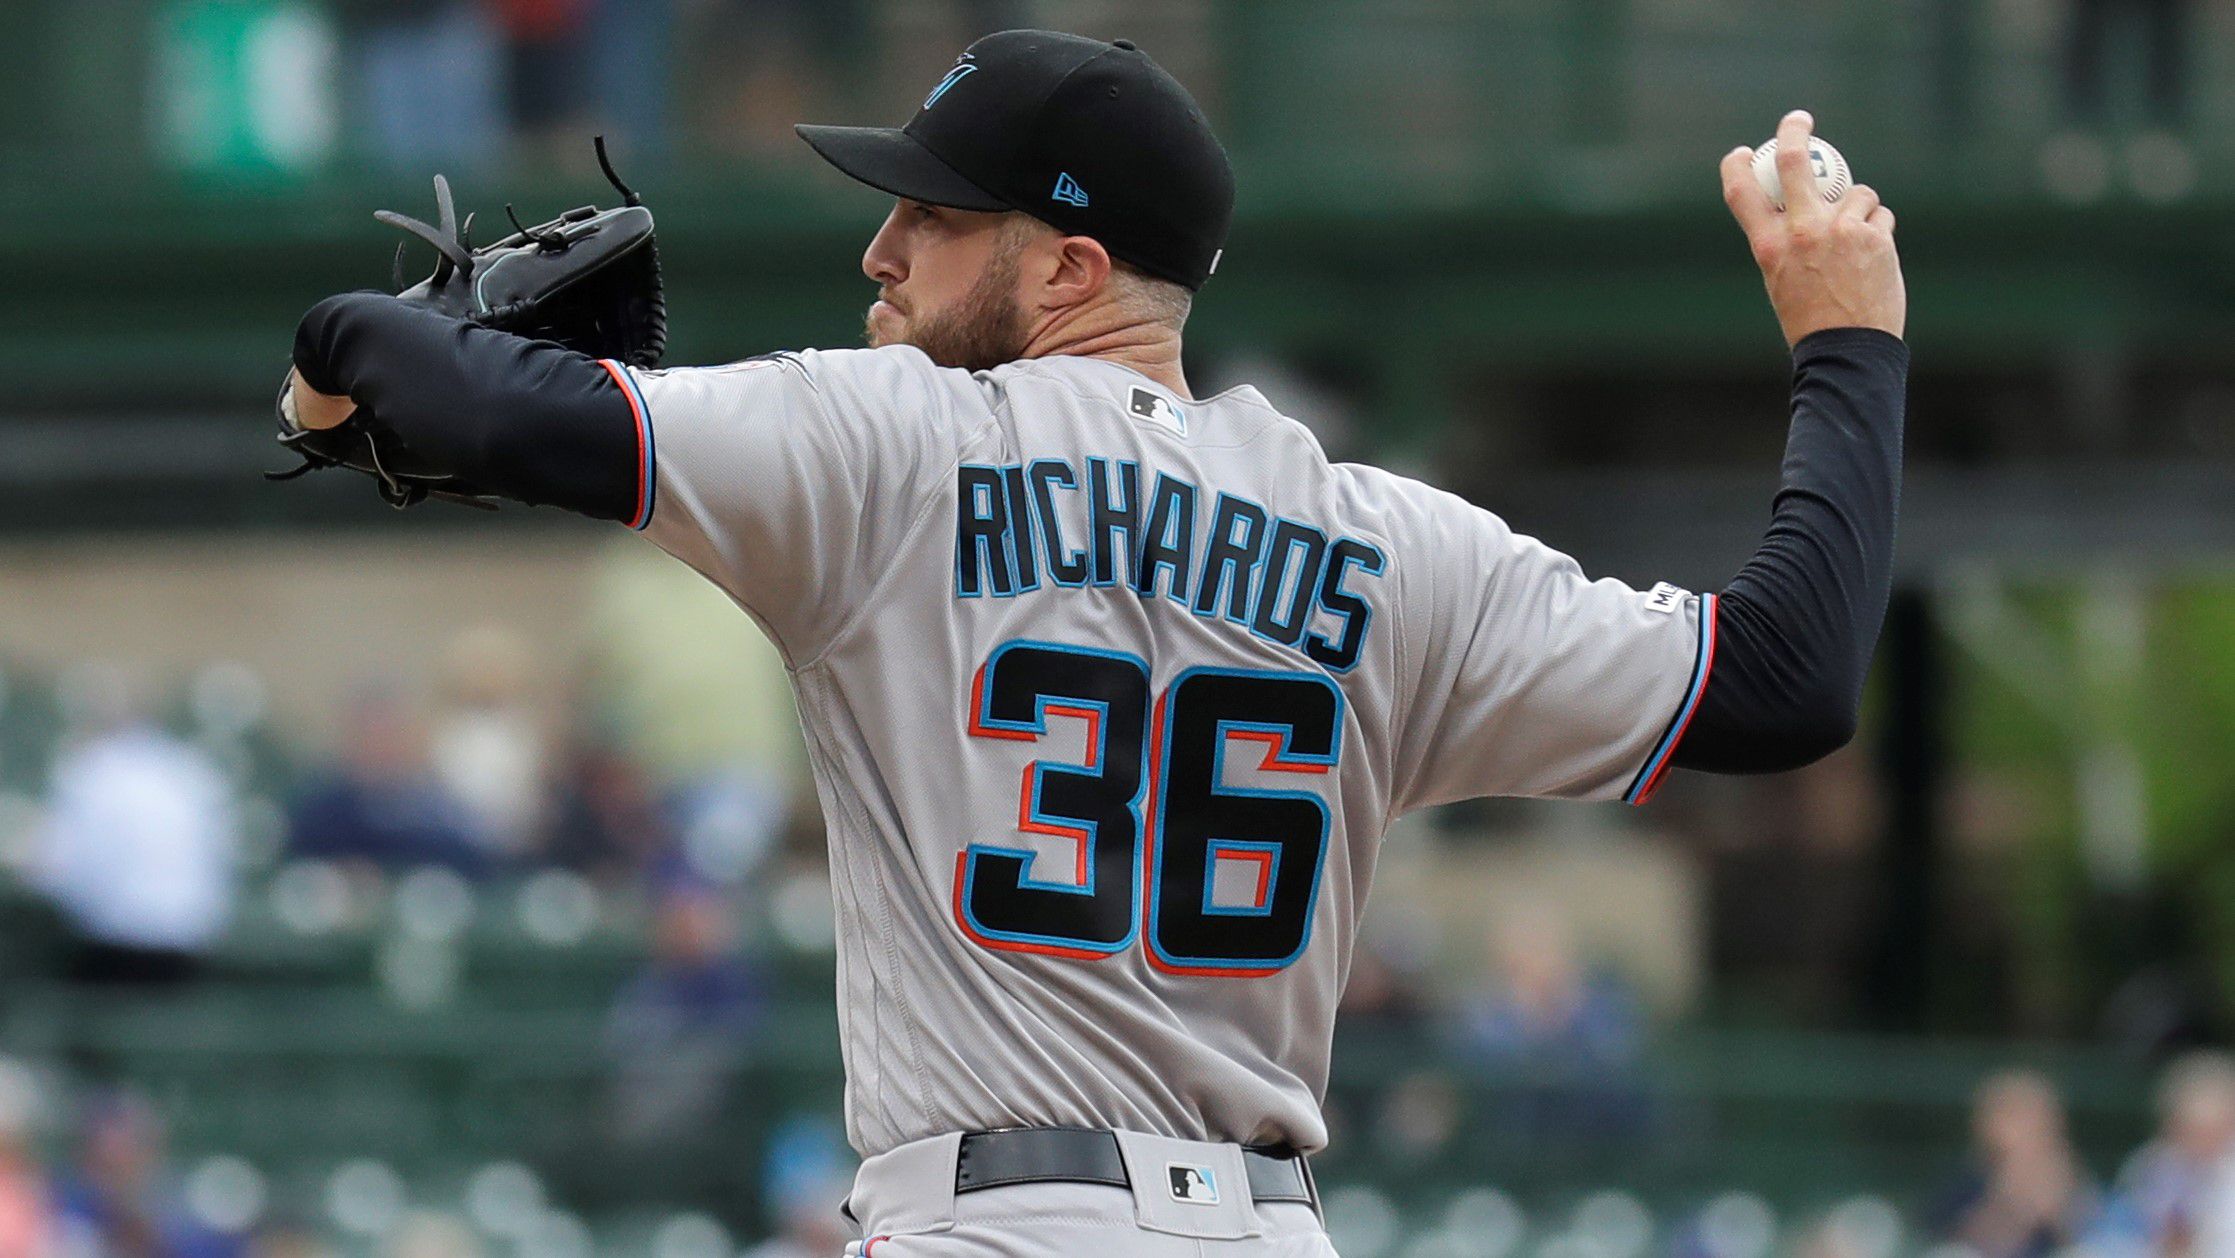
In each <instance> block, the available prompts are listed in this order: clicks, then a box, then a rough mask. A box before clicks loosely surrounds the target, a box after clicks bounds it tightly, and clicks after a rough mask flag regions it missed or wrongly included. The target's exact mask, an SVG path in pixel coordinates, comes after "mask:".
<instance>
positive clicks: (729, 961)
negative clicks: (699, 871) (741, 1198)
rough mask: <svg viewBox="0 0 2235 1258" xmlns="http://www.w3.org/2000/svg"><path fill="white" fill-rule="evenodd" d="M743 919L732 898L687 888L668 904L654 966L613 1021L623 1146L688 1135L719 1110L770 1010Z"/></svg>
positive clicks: (657, 929)
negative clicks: (743, 937) (744, 943)
mask: <svg viewBox="0 0 2235 1258" xmlns="http://www.w3.org/2000/svg"><path fill="white" fill-rule="evenodd" d="M736 915H737V914H736V909H735V907H734V906H733V905H732V904H731V903H730V902H729V900H728V898H727V897H725V896H723V895H721V894H720V893H718V892H716V891H713V890H711V889H709V888H707V887H705V886H703V885H700V884H697V883H693V882H690V881H688V880H681V881H678V882H677V883H675V884H674V885H672V886H670V887H669V888H667V889H666V891H665V892H664V893H663V894H662V895H661V897H660V901H659V906H658V908H657V910H656V914H655V917H654V920H653V927H652V958H651V960H650V961H649V962H648V963H647V964H646V965H645V967H644V969H643V970H642V971H641V972H640V973H638V974H637V976H636V977H635V978H633V979H631V980H630V981H629V982H628V984H627V985H626V986H624V987H623V988H622V989H621V992H620V995H619V996H618V997H617V998H616V999H615V1001H614V1005H613V1011H612V1013H611V1014H610V1015H609V1016H608V1018H607V1025H606V1052H607V1054H608V1056H610V1057H611V1058H612V1059H613V1061H614V1063H615V1078H614V1088H613V1101H614V1126H615V1130H616V1134H617V1135H618V1136H619V1138H620V1139H621V1140H622V1141H623V1142H624V1143H627V1144H631V1145H650V1144H656V1143H659V1142H662V1141H665V1140H668V1139H670V1138H671V1137H674V1136H678V1135H688V1134H690V1133H693V1132H695V1131H698V1130H700V1129H702V1128H703V1127H704V1126H705V1124H706V1123H707V1122H709V1121H710V1120H711V1119H712V1118H714V1117H715V1115H716V1114H717V1113H718V1111H719V1109H720V1106H721V1102H722V1099H723V1093H724V1090H725V1088H726V1086H727V1084H728V1081H729V1077H730V1074H731V1071H732V1067H733V1066H734V1064H735V1063H736V1060H737V1054H738V1048H739V1045H740V1043H741V1041H742V1039H743V1037H744V1036H745V1034H746V1033H747V1032H748V1031H750V1030H751V1029H752V1028H753V1027H754V1026H755V1025H757V1024H758V1023H759V1021H760V1019H761V1016H762V1014H763V1013H764V1012H765V1010H766V1007H767V1002H768V996H767V985H766V982H765V980H764V979H763V977H762V976H761V974H760V972H759V970H758V969H757V968H756V967H754V966H753V965H752V964H751V963H750V962H748V961H747V960H746V959H745V958H744V957H742V956H741V955H739V953H738V950H737V929H736Z"/></svg>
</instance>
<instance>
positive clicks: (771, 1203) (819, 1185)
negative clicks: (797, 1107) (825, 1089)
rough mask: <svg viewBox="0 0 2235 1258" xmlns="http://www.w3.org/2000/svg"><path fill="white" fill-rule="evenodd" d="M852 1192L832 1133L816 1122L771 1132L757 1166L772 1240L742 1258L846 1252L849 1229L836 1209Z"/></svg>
mask: <svg viewBox="0 0 2235 1258" xmlns="http://www.w3.org/2000/svg"><path fill="white" fill-rule="evenodd" d="M852 1188H853V1174H852V1169H851V1162H850V1159H848V1158H847V1157H846V1156H845V1142H844V1141H843V1140H842V1139H841V1138H840V1136H839V1134H838V1131H837V1129H836V1128H835V1126H834V1125H833V1124H831V1123H830V1122H828V1121H827V1120H824V1119H820V1118H807V1117H793V1118H788V1119H786V1120H785V1121H784V1122H782V1123H781V1124H779V1125H778V1126H777V1128H776V1129H775V1131H773V1132H771V1133H770V1135H769V1141H768V1154H767V1156H766V1157H765V1158H764V1159H763V1161H762V1167H761V1197H762V1199H763V1200H764V1201H766V1202H767V1203H768V1209H769V1213H770V1215H771V1216H773V1217H774V1218H775V1220H776V1227H777V1232H776V1235H775V1236H773V1237H770V1238H769V1239H768V1240H767V1241H765V1242H763V1243H762V1244H759V1245H756V1246H754V1247H753V1248H751V1249H748V1250H746V1251H745V1254H744V1258H827V1256H828V1255H830V1254H835V1253H838V1252H840V1251H841V1250H843V1249H845V1247H846V1242H847V1241H848V1240H850V1239H852V1235H853V1233H852V1229H850V1228H848V1227H847V1226H845V1221H844V1216H842V1215H841V1214H840V1213H839V1206H840V1205H841V1204H843V1203H844V1202H845V1200H846V1194H847V1193H848V1192H849V1191H851V1190H852Z"/></svg>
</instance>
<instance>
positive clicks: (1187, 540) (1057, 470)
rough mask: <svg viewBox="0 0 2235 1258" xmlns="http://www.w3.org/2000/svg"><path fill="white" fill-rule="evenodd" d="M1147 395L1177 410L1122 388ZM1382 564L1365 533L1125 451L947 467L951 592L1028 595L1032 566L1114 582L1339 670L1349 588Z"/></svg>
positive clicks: (1350, 632) (1056, 579)
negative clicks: (951, 497) (1195, 479)
mask: <svg viewBox="0 0 2235 1258" xmlns="http://www.w3.org/2000/svg"><path fill="white" fill-rule="evenodd" d="M1144 399H1146V400H1145V401H1144ZM1159 403H1162V405H1163V406H1165V407H1167V408H1169V409H1171V410H1173V411H1177V409H1178V408H1177V407H1172V406H1171V404H1170V403H1168V402H1162V399H1159V398H1157V397H1156V395H1155V394H1153V393H1150V392H1148V391H1147V390H1144V389H1135V390H1134V391H1133V402H1132V408H1133V409H1134V411H1135V413H1137V414H1138V413H1140V412H1141V411H1142V410H1143V409H1144V408H1146V409H1147V410H1149V411H1152V412H1153V411H1156V410H1157V408H1158V404H1159ZM1159 422H1170V421H1169V420H1164V419H1159ZM1178 422H1182V423H1184V422H1185V419H1184V417H1182V418H1181V419H1180V420H1179V421H1178ZM1388 563H1389V561H1388V558H1387V556H1385V555H1383V554H1382V551H1381V548H1380V547H1378V546H1376V545H1374V544H1373V543H1371V542H1368V541H1364V540H1362V539H1360V538H1356V537H1341V536H1330V535H1329V534H1328V532H1327V531H1326V530H1325V529H1322V528H1319V527H1318V526H1316V525H1313V524H1310V523H1308V522H1306V521H1303V520H1291V519H1288V518H1287V517H1285V516H1276V515H1274V514H1273V513H1272V512H1271V511H1268V510H1267V509H1266V508H1264V507H1262V506H1260V505H1258V504H1257V503H1254V502H1252V501H1250V500H1249V499H1247V498H1242V497H1237V496H1236V495H1233V494H1228V493H1208V492H1206V491H1204V490H1202V489H1199V488H1197V487H1196V486H1195V485H1194V484H1192V483H1190V482H1188V481H1185V480H1182V479H1180V478H1179V477H1177V476H1173V475H1170V474H1168V473H1164V472H1154V473H1150V472H1146V471H1144V470H1143V468H1142V467H1141V465H1140V464H1139V463H1136V462H1133V461H1131V460H1126V459H1105V458H1089V459H1087V460H1086V466H1085V467H1084V468H1083V469H1082V468H1080V467H1078V466H1076V465H1075V464H1073V463H1071V462H1069V461H1067V460H1063V459H1039V460H1036V461H1034V462H1031V463H1013V464H1009V465H1008V466H1005V467H989V466H986V465H983V464H969V465H965V466H963V467H961V468H958V469H956V473H955V597H956V598H1014V597H1016V596H1017V595H1020V594H1030V593H1032V592H1033V591H1035V590H1038V589H1040V588H1041V584H1042V581H1041V578H1042V576H1043V575H1044V576H1045V577H1046V578H1047V580H1048V581H1051V582H1053V583H1054V584H1055V585H1056V586H1057V587H1058V588H1062V589H1089V588H1110V587H1115V586H1126V587H1130V588H1131V589H1132V590H1133V592H1134V593H1135V594H1137V595H1139V596H1140V597H1142V598H1144V599H1149V598H1157V597H1159V596H1161V597H1163V598H1168V599H1170V600H1171V601H1173V602H1174V603H1177V604H1179V605H1180V606H1181V607H1182V608H1184V609H1186V610H1187V611H1190V612H1193V613H1194V614H1195V615H1197V616H1200V617H1203V618H1204V619H1206V620H1223V621H1225V622H1227V623H1228V624H1232V625H1236V626H1239V627H1241V628H1243V629H1246V630H1248V631H1249V632H1250V633H1253V634H1255V635H1257V636H1258V637H1260V638H1263V639H1265V640H1266V641H1268V642H1273V643H1276V644H1278V645H1280V646H1285V647H1289V648H1292V649H1294V650H1298V651H1301V652H1303V653H1304V654H1305V655H1307V656H1309V657H1310V658H1311V659H1312V660H1313V661H1314V662H1316V663H1318V664H1320V665H1321V666H1323V667H1325V668H1326V669H1328V670H1329V671H1331V672H1337V673H1340V672H1348V671H1349V670H1350V669H1351V668H1353V667H1355V666H1356V665H1357V663H1358V660H1359V656H1360V654H1361V653H1362V652H1363V651H1364V649H1365V645H1366V632H1367V630H1368V628H1370V627H1371V626H1372V624H1373V618H1374V609H1373V606H1372V604H1370V603H1369V602H1367V600H1366V598H1365V596H1364V594H1363V593H1362V592H1361V587H1366V588H1368V589H1370V588H1371V585H1372V584H1373V582H1372V578H1375V577H1379V576H1380V575H1381V574H1382V572H1383V571H1384V570H1385V569H1386V568H1387V567H1388Z"/></svg>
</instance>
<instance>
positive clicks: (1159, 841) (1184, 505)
mask: <svg viewBox="0 0 2235 1258" xmlns="http://www.w3.org/2000/svg"><path fill="white" fill-rule="evenodd" d="M613 370H615V374H616V376H617V377H619V378H620V379H621V380H622V381H623V383H624V385H625V386H627V391H628V392H629V394H630V400H631V403H632V405H633V406H634V407H635V408H636V410H637V413H638V419H639V423H640V431H641V434H642V441H643V456H644V472H645V475H646V477H647V478H648V479H649V481H650V482H651V483H650V485H649V499H650V504H651V505H650V517H649V520H648V521H646V522H645V523H644V527H645V528H646V530H647V534H648V536H649V537H650V538H651V539H652V540H653V541H654V542H656V543H658V544H659V545H660V546H662V547H663V548H665V549H666V550H668V551H669V552H671V553H672V554H674V555H675V556H676V557H678V558H680V559H682V560H683V561H684V562H685V563H688V564H690V565H691V566H692V567H694V568H696V569H697V570H698V571H699V572H701V573H703V574H704V575H705V576H706V577H707V578H709V579H710V580H712V581H714V582H715V583H716V584H717V585H719V586H721V587H722V588H723V589H724V590H726V591H728V592H729V593H730V595H731V596H732V597H733V598H735V599H736V601H737V602H738V603H739V604H740V605H741V606H742V607H743V608H744V609H745V610H746V611H747V612H749V613H750V614H751V615H752V616H753V618H754V619H755V620H757V621H758V622H759V623H760V625H761V626H762V628H764V629H765V630H766V631H767V632H768V634H769V636H770V637H771V638H773V639H774V641H775V642H776V644H777V646H778V648H779V649H780V650H781V651H782V652H783V655H784V658H785V660H786V662H787V664H788V666H789V668H790V670H791V675H792V679H793V684H794V687H795V690H796V692H797V697H798V702H799V713H800V718H801V720H802V722H803V723H804V725H805V729H806V734H807V743H808V747H809V754H810V758H811V760H812V762H813V767H814V774H815V780H816V785H817V788H818V790H819V791H820V794H821V799H822V806H823V813H824V816H825V818H826V820H827V822H828V827H829V835H830V858H831V871H832V880H833V886H834V891H835V896H836V900H837V911H838V925H839V939H840V944H839V966H838V988H839V990H838V1001H839V1013H840V1025H841V1028H842V1034H843V1040H844V1053H845V1064H846V1077H847V1125H848V1134H849V1136H850V1137H851V1139H852V1142H853V1144H854V1146H855V1148H856V1149H858V1150H859V1151H860V1152H861V1153H863V1154H864V1155H870V1154H875V1153H879V1152H882V1151H884V1150H887V1149H890V1148H892V1147H894V1146H895V1145H898V1144H901V1143H904V1142H907V1141H910V1140H916V1139H920V1138H924V1137H928V1136H933V1135H937V1134H941V1133H946V1132H952V1131H958V1130H962V1131H968V1130H979V1129H987V1128H998V1127H1010V1126H1019V1125H1079V1126H1088V1127H1108V1128H1119V1129H1128V1130H1135V1131H1142V1132H1149V1133H1155V1134H1160V1135H1168V1136H1176V1137H1181V1138H1187V1139H1210V1140H1228V1141H1239V1142H1243V1143H1274V1142H1285V1143H1287V1144H1290V1145H1293V1146H1295V1147H1296V1148H1299V1149H1302V1150H1307V1151H1309V1150H1313V1149H1317V1148H1319V1147H1320V1146H1321V1145H1323V1144H1324V1143H1325V1142H1326V1128H1325V1126H1324V1124H1323V1122H1322V1120H1321V1117H1320V1111H1319V1101H1320V1097H1321V1095H1322V1092H1323V1089H1324V1086H1325V1083H1326V1077H1327V1062H1328V1053H1329V1044H1330V1039H1331V1036H1332V1031H1333V1026H1334V1021H1335V1006H1336V1002H1337V999H1338V997H1339V996H1340V995H1341V992H1342V989H1343V984H1344V981H1345V979H1346V977H1347V975H1348V972H1349V966H1350V957H1351V949H1352V946H1353V944H1354V942H1355V941H1356V939H1357V933H1358V924H1359V916H1360V912H1361V910H1362V908H1363V907H1364V904H1365V900H1366V893H1367V889H1368V886H1369V885H1370V883H1371V881H1372V876H1373V869H1374V858H1375V855H1376V850H1377V847H1378V845H1379V843H1380V841H1381V837H1382V834H1383V832H1384V831H1385V830H1386V829H1387V828H1388V826H1389V824H1390V822H1391V821H1392V820H1393V819H1394V818H1396V817H1397V816H1399V815H1400V814H1402V813H1404V812H1405V811H1407V810H1409V809H1413V808H1418V807H1421V806H1424V805H1428V804H1434V803H1438V802H1442V801H1447V800H1454V799H1460V798H1464V797H1470V796H1480V795H1535V796H1564V797H1571V798H1583V799H1611V798H1616V797H1623V796H1628V797H1630V798H1633V799H1634V798H1639V797H1642V795H1643V794H1644V793H1645V792H1646V791H1648V790H1650V789H1651V786H1652V784H1653V782H1654V780H1655V778H1656V776H1657V775H1658V774H1659V773H1660V772H1661V770H1662V769H1663V768H1664V767H1665V763H1666V760H1667V757H1668V755H1669V752H1670V749H1671V748H1672V747H1673V746H1674V745H1675V742H1676V739H1677V737H1678V736H1679V735H1680V734H1681V732H1682V726H1683V723H1684V722H1685V720H1686V719H1688V717H1689V715H1690V711H1691V708H1692V707H1693V705H1695V704H1696V703H1697V701H1698V697H1699V693H1700V690H1701V688H1702V686H1703V684H1704V681H1705V677H1706V673H1707V667H1708V663H1709V659H1710V652H1711V649H1712V645H1713V644H1712V640H1711V635H1712V627H1713V624H1714V616H1713V609H1712V597H1711V596H1710V597H1707V598H1702V597H1697V596H1693V595H1689V594H1685V593H1683V592H1681V591H1678V590H1676V589H1674V588H1673V587H1668V586H1660V587H1656V588H1655V589H1653V590H1651V591H1645V592H1640V591H1637V590H1633V589H1631V588H1630V587H1628V586H1625V585H1622V584H1620V583H1618V582H1614V581H1603V580H1602V581H1591V580H1588V579H1586V578H1585V577H1584V575H1583V574H1582V572H1581V571H1580V570H1579V569H1578V567H1577V566H1576V564H1575V563H1574V562H1573V561H1572V560H1570V559H1568V558H1567V557H1565V556H1563V555H1561V554H1559V553H1557V552H1555V551H1553V550H1550V549H1548V548H1546V547H1545V546H1543V545H1541V544H1539V543H1538V542H1536V541H1534V540H1532V539H1530V538H1527V537H1523V536H1519V535H1517V534H1515V533H1514V532H1512V531H1511V530H1510V529H1508V528H1507V527H1506V526H1505V524H1504V523H1503V522H1502V521H1500V520H1499V519H1498V518H1497V517H1496V516H1494V515H1491V514H1489V513H1488V512H1485V511H1482V510H1479V509H1477V508H1475V507H1473V506H1470V505H1468V504H1467V503H1466V502H1464V501H1462V500H1460V499H1458V498H1456V497H1453V496H1452V495H1449V494H1446V493H1443V492H1440V491H1438V490H1435V489H1433V488H1430V487H1429V486H1427V485H1424V484H1421V483H1418V482H1416V481H1412V480H1407V479H1405V478H1403V477H1399V476H1396V475H1393V474H1391V473H1388V472H1385V471H1382V470H1380V469H1377V468H1372V467H1362V466H1355V465H1348V464H1336V463H1330V462H1329V461H1328V460H1327V458H1326V456H1325V454H1324V453H1322V451H1321V450H1320V448H1319V445H1318V443H1317V442H1316V441H1315V440H1314V439H1313V438H1312V436H1311V434H1310V433H1309V432H1308V431H1307V430H1306V429H1305V428H1304V427H1303V426H1302V425H1301V424H1298V423H1296V422H1295V421H1293V420H1290V419H1287V418H1285V417H1283V416H1282V415H1281V414H1280V413H1279V412H1277V411H1275V410H1274V409H1273V408H1272V406H1271V405H1269V404H1268V403H1267V402H1266V400H1265V399H1264V398H1263V397H1262V396H1260V395H1259V394H1258V392H1257V391H1256V390H1254V389H1251V388H1248V387H1242V388H1236V389H1232V390H1229V391H1227V392H1225V393H1221V394H1219V395H1217V396H1215V397H1210V398H1202V399H1192V400H1191V399H1186V398H1181V397H1177V396H1174V395H1173V394H1171V393H1170V392H1168V391H1166V390H1164V389H1163V388H1161V387H1159V386H1157V385H1156V384H1154V383H1153V382H1151V381H1150V380H1148V379H1147V378H1146V377H1144V376H1142V375H1140V374H1138V373H1136V372H1133V371H1131V370H1129V369H1127V368H1125V367H1123V366H1120V365H1117V364H1115V363H1111V362H1106V361H1102V360H1097V359H1089V358H1077V357H1057V358H1041V359H1035V360H1029V361H1024V362H1018V363H1012V364H1010V365H1008V366H1005V367H1001V368H998V369H996V370H993V371H988V372H980V373H975V374H972V373H968V372H963V371H956V370H948V369H943V368H940V367H937V366H935V365H933V364H932V363H931V361H930V360H929V359H927V358H926V357H925V356H924V355H923V354H922V353H921V352H919V351H917V350H915V349H914V348H912V347H907V346H892V347H887V348H884V349H877V350H839V351H827V352H813V351H810V352H805V353H798V354H781V355H773V356H770V357H767V358H762V359H755V360H751V361H747V362H743V363H737V364H733V365H730V366H724V367H712V368H700V369H679V370H671V371H665V372H626V371H621V370H619V369H613Z"/></svg>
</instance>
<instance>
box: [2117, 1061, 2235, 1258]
mask: <svg viewBox="0 0 2235 1258" xmlns="http://www.w3.org/2000/svg"><path fill="white" fill-rule="evenodd" d="M2158 1122H2159V1126H2158V1135H2157V1138H2156V1139H2155V1140H2153V1141H2151V1142H2150V1143H2149V1144H2147V1145H2144V1146H2143V1147H2142V1148H2141V1149H2140V1150H2138V1151H2136V1153H2135V1154H2134V1156H2133V1157H2132V1158H2130V1159H2128V1161H2127V1164H2126V1167H2125V1169H2124V1170H2122V1171H2121V1172H2120V1174H2119V1182H2118V1191H2117V1193H2116V1195H2115V1196H2114V1198H2113V1201H2112V1206H2111V1209H2110V1211H2109V1214H2110V1219H2109V1220H2108V1221H2107V1224H2106V1226H2105V1228H2104V1229H2103V1230H2104V1232H2105V1233H2106V1239H2108V1240H2110V1241H2112V1242H2113V1243H2119V1242H2123V1243H2126V1244H2130V1245H2135V1246H2138V1247H2139V1248H2140V1250H2141V1252H2144V1253H2148V1254H2152V1255H2156V1258H2204V1256H2205V1255H2218V1254H2224V1253H2235V1248H2230V1244H2231V1243H2235V1232H2230V1231H2229V1230H2228V1228H2229V1225H2230V1224H2235V1060H2231V1059H2230V1058H2228V1057H2226V1056H2225V1055H2223V1054H2220V1053H2197V1054H2195V1055H2193V1056H2189V1057H2184V1058H2182V1059H2181V1060H2179V1061H2177V1062H2175V1063H2174V1064H2173V1066H2172V1068H2171V1069H2169V1070H2168V1071H2166V1075H2165V1082H2164V1085H2163V1087H2162V1088H2161V1089H2160V1091H2159V1095H2158Z"/></svg>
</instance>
